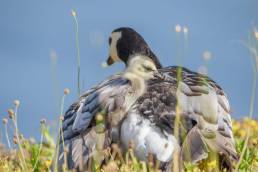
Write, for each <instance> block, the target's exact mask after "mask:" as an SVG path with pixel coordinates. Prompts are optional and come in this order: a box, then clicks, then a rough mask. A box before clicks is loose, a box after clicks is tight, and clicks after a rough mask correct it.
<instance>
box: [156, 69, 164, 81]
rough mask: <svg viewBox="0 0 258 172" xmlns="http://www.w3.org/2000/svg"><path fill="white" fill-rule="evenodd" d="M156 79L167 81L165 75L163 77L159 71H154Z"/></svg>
mask: <svg viewBox="0 0 258 172" xmlns="http://www.w3.org/2000/svg"><path fill="white" fill-rule="evenodd" d="M154 77H155V78H158V79H162V80H164V79H165V77H164V75H162V74H161V73H160V72H159V71H154Z"/></svg>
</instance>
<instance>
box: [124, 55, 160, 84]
mask: <svg viewBox="0 0 258 172" xmlns="http://www.w3.org/2000/svg"><path fill="white" fill-rule="evenodd" d="M128 63H129V64H128V66H127V68H126V70H125V72H124V76H125V77H127V78H128V79H132V78H135V77H137V78H142V79H143V80H149V79H153V78H162V77H163V76H161V74H160V73H159V72H158V70H157V67H156V65H155V64H154V63H153V61H152V60H151V59H149V57H147V56H135V57H134V58H133V59H132V60H130V61H129V62H128Z"/></svg>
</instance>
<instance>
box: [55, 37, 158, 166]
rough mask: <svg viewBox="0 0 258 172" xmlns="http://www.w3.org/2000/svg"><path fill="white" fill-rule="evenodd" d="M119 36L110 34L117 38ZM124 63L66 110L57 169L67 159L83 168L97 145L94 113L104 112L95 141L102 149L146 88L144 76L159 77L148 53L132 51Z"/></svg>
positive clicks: (111, 51)
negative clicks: (100, 129) (101, 132)
mask: <svg viewBox="0 0 258 172" xmlns="http://www.w3.org/2000/svg"><path fill="white" fill-rule="evenodd" d="M120 36H121V35H119V34H116V33H114V34H113V37H114V38H117V39H120V38H119V37H120ZM115 49H116V48H115V47H114V46H113V43H111V44H110V54H111V55H112V57H118V56H117V55H116V54H115V53H116V51H115ZM126 64H127V67H126V69H125V70H124V71H123V72H122V73H120V74H116V75H112V76H110V77H108V78H107V79H106V80H104V81H102V82H101V83H100V84H98V85H97V86H95V87H93V88H91V89H89V90H88V91H86V92H85V93H84V94H83V95H82V96H81V97H80V98H79V100H78V101H76V102H75V103H73V104H72V105H71V106H70V107H69V109H68V110H67V111H66V113H65V115H64V121H63V123H62V131H63V139H62V137H60V140H59V152H58V155H57V161H58V170H59V171H62V165H63V164H64V162H67V165H68V168H69V169H77V170H78V171H84V170H85V167H86V166H87V162H88V160H89V158H90V157H91V156H93V155H94V153H95V150H96V146H97V145H96V144H97V138H96V136H97V133H96V132H97V128H96V121H95V117H96V115H97V114H98V113H102V112H105V118H106V122H105V125H106V126H105V127H106V128H107V129H106V130H105V131H104V133H103V134H102V136H103V138H102V141H101V143H98V144H101V145H98V146H100V147H102V148H103V149H104V148H105V147H106V146H109V144H110V143H111V142H110V139H111V136H110V135H111V134H112V136H113V137H112V138H114V137H116V136H117V135H118V131H119V129H117V126H119V125H118V124H119V123H120V121H121V120H122V119H123V118H124V116H125V115H126V113H127V111H128V109H129V108H130V107H131V106H132V105H133V104H134V102H135V101H136V100H137V99H138V98H139V97H140V96H142V95H143V94H144V92H146V85H145V83H146V80H149V79H152V78H156V77H157V78H159V77H160V76H159V73H158V72H157V67H156V65H155V63H154V62H153V60H152V57H151V56H148V54H134V55H133V57H132V58H131V59H128V60H127V62H126ZM61 134H62V133H61ZM63 140H64V142H63ZM100 140H101V139H100ZM63 145H65V146H63ZM100 159H101V158H100ZM100 161H101V160H100ZM53 168H56V167H53Z"/></svg>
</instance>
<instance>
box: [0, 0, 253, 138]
mask: <svg viewBox="0 0 258 172" xmlns="http://www.w3.org/2000/svg"><path fill="white" fill-rule="evenodd" d="M257 7H258V5H257V1H256V0H227V1H225V0H216V1H208V0H195V1H186V0H177V1H175V0H162V1H160V0H159V1H158V0H141V1H139V0H130V1H125V0H106V1H100V0H59V1H53V0H44V1H42V0H23V1H18V0H16V1H15V0H1V1H0V21H1V24H0V118H1V119H2V118H4V117H6V116H7V109H9V108H13V107H14V105H13V101H14V100H15V99H18V100H20V102H21V105H20V107H19V110H18V124H19V128H20V130H21V132H22V133H23V134H24V135H25V137H36V138H38V137H39V136H40V134H39V133H40V120H41V119H42V118H45V119H47V121H48V122H47V123H48V124H49V125H50V126H51V127H52V128H55V127H56V125H57V124H56V121H57V120H58V116H59V115H60V102H61V98H62V95H63V90H64V88H69V89H70V90H71V93H70V94H69V95H68V96H67V97H66V99H65V104H64V110H66V109H67V108H68V107H69V105H70V104H71V103H73V101H75V100H76V99H77V98H78V96H77V79H76V78H77V59H76V39H75V24H74V20H73V17H72V15H71V10H72V9H74V10H75V11H76V13H77V19H78V24H79V47H80V57H81V80H82V92H83V91H86V90H87V89H89V88H91V87H92V86H94V85H96V84H97V83H99V82H101V81H102V80H104V79H105V78H106V77H108V76H109V75H111V74H113V73H116V72H118V71H122V70H123V69H124V65H123V64H115V65H113V66H111V67H109V68H105V69H103V68H102V67H101V63H102V62H103V61H104V60H105V59H106V58H107V57H108V37H109V35H110V33H111V32H112V30H114V29H116V28H118V27H122V26H123V27H124V26H128V27H132V28H134V29H135V30H136V31H137V32H139V33H140V34H141V35H142V36H143V37H144V39H145V40H146V41H147V43H148V44H149V45H150V47H151V49H152V50H153V51H154V53H155V54H156V55H157V56H158V57H159V59H160V61H161V62H162V64H163V65H164V66H172V65H177V64H178V61H179V60H178V59H181V64H182V65H183V66H185V67H187V68H189V69H191V70H194V71H198V69H200V68H201V67H202V66H205V67H206V68H207V69H208V75H209V76H210V77H211V78H212V79H214V80H215V81H216V82H217V83H218V84H220V85H221V87H222V88H223V89H224V90H225V92H226V93H227V95H228V98H229V101H230V105H231V111H232V116H233V118H238V119H239V118H242V117H243V116H245V115H247V114H248V113H249V109H250V107H249V106H250V96H251V88H252V81H253V79H252V78H253V73H252V66H251V60H250V59H251V57H250V52H249V51H248V49H247V48H246V47H245V46H244V43H246V42H247V41H248V35H249V34H250V31H251V30H252V28H253V27H254V26H257V23H258V19H257V17H258V10H257ZM176 25H180V26H181V27H182V28H183V27H185V28H187V29H188V33H187V34H184V33H182V32H181V33H176V32H175V26H176ZM204 52H206V54H207V52H209V54H210V55H211V58H210V60H209V61H205V60H204V59H203V53H204ZM202 68H203V67H202ZM255 96H256V98H257V93H256V95H255ZM257 102H258V100H256V101H255V104H254V107H255V109H254V116H255V117H256V118H257V116H258V103H257ZM0 128H1V132H2V131H3V124H2V123H1V127H0Z"/></svg>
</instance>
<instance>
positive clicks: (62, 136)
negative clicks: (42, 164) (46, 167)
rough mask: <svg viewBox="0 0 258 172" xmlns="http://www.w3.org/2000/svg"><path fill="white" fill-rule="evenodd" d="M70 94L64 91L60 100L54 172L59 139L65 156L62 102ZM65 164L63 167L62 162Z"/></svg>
mask: <svg viewBox="0 0 258 172" xmlns="http://www.w3.org/2000/svg"><path fill="white" fill-rule="evenodd" d="M69 93H70V91H69V89H68V88H66V89H64V95H63V96H62V99H61V105H60V117H59V125H58V136H57V142H56V144H57V146H56V152H55V154H54V156H55V159H54V160H55V163H54V171H57V166H58V164H57V163H58V162H57V161H58V155H59V149H60V147H59V145H60V138H61V141H62V146H63V151H64V152H63V153H64V156H66V153H65V144H64V133H63V128H62V124H63V120H64V117H63V111H64V102H65V97H66V95H68V94H69ZM64 160H65V161H66V157H64ZM64 163H65V166H66V165H67V162H64Z"/></svg>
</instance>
